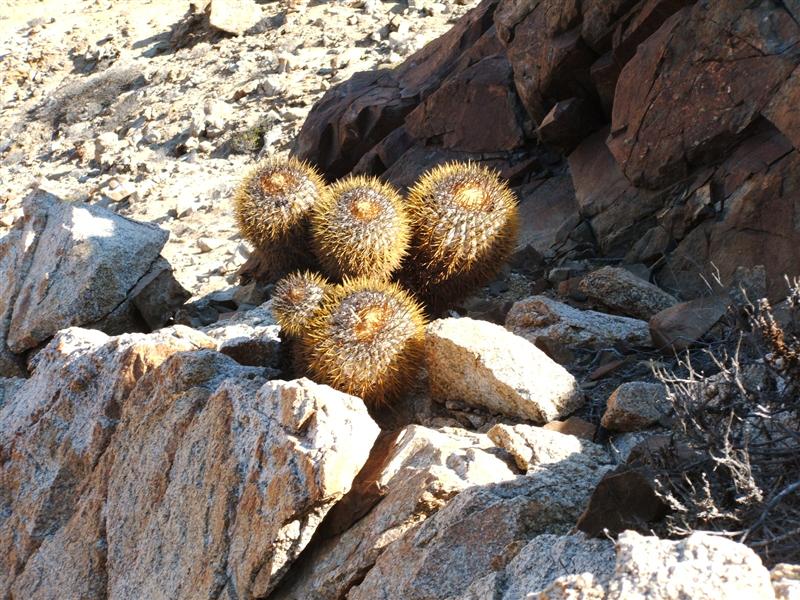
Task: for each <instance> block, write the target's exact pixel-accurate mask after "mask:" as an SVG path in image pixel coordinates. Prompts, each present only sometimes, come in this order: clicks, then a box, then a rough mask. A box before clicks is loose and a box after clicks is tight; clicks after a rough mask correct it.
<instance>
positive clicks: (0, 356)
mask: <svg viewBox="0 0 800 600" xmlns="http://www.w3.org/2000/svg"><path fill="white" fill-rule="evenodd" d="M26 209H27V214H26V216H25V218H24V219H22V220H17V222H16V223H15V225H14V227H13V228H12V229H11V231H9V232H8V233H7V234H6V235H5V236H3V237H2V238H0V376H2V377H22V376H25V375H27V369H26V368H25V365H24V361H23V360H22V358H21V357H19V356H17V355H15V354H14V353H13V352H12V351H11V350H10V349H9V347H8V332H9V329H10V327H11V317H12V315H13V313H14V303H15V302H16V300H17V297H18V296H19V293H20V290H21V286H22V280H23V277H22V275H23V274H24V273H26V272H27V271H28V269H30V265H31V261H32V260H33V255H34V252H35V250H36V244H35V243H34V241H35V240H36V239H37V238H38V236H39V235H41V233H42V230H43V229H44V227H45V225H46V224H47V210H46V208H45V207H42V206H39V205H38V204H36V203H32V202H31V203H28V205H27V207H26Z"/></svg>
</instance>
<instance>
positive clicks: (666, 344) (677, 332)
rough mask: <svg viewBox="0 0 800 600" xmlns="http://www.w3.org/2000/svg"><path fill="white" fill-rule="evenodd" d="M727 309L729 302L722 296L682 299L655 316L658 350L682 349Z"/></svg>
mask: <svg viewBox="0 0 800 600" xmlns="http://www.w3.org/2000/svg"><path fill="white" fill-rule="evenodd" d="M727 310H728V303H727V302H726V301H725V300H724V299H723V298H720V297H719V296H705V297H703V298H697V299H695V300H689V301H688V302H681V303H680V304H676V305H675V306H671V307H669V308H666V309H664V310H662V311H661V312H659V313H657V314H655V315H653V317H652V318H651V319H650V337H651V338H652V339H653V344H654V345H655V347H656V348H658V349H659V350H664V351H666V352H670V353H672V352H681V351H683V350H686V349H687V348H688V347H689V346H691V345H692V344H694V343H695V342H696V341H698V340H699V339H700V338H701V337H703V336H704V335H705V334H706V333H707V332H708V330H709V329H711V328H712V327H713V326H714V325H716V324H717V322H718V321H719V320H720V319H721V318H722V317H723V316H724V315H725V313H726V312H727Z"/></svg>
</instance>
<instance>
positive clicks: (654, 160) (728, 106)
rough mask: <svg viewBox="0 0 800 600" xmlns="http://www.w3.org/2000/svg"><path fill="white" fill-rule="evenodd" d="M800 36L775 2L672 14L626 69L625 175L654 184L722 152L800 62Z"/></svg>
mask: <svg viewBox="0 0 800 600" xmlns="http://www.w3.org/2000/svg"><path fill="white" fill-rule="evenodd" d="M798 36H800V24H798V21H797V20H796V18H794V16H793V15H792V14H791V13H789V12H788V11H785V10H778V9H777V8H776V7H775V6H774V5H773V4H772V3H759V4H753V3H751V2H749V1H748V0H720V1H719V2H699V3H696V4H694V5H693V6H692V7H687V8H684V9H682V10H680V11H679V12H677V13H676V14H674V15H673V16H672V17H670V18H669V19H668V20H667V21H666V22H665V23H664V24H663V25H662V26H661V28H660V29H659V30H658V31H657V32H656V33H655V34H653V35H652V36H650V37H649V38H648V39H647V40H646V41H644V42H643V43H642V44H641V45H639V47H638V50H637V52H636V55H635V56H634V57H633V58H632V59H631V60H630V62H628V64H627V65H626V66H625V67H624V68H623V70H622V73H621V74H620V77H619V84H618V86H617V89H616V94H615V99H614V109H613V117H612V126H611V138H610V140H609V147H610V149H611V152H612V153H613V154H614V156H615V158H616V159H617V162H618V163H619V165H620V167H621V168H622V171H623V172H624V173H625V176H626V177H627V178H628V179H630V180H631V181H632V182H633V183H634V184H635V185H641V186H643V187H647V188H651V189H656V188H659V187H662V186H664V185H668V184H670V183H674V182H676V181H678V180H680V179H682V178H684V177H686V175H687V174H688V173H689V169H690V168H691V167H695V166H704V165H708V164H711V163H713V162H715V161H717V160H719V159H721V158H722V157H724V156H725V155H726V153H727V152H728V151H729V149H730V148H731V146H732V145H733V143H734V142H736V140H737V138H738V136H739V135H740V134H741V133H742V132H743V131H744V130H745V129H746V128H747V127H748V126H750V125H751V124H752V123H753V122H754V121H755V120H756V119H757V118H758V117H759V115H760V112H761V111H762V110H764V109H766V108H767V106H768V104H769V103H770V101H771V100H772V98H773V96H774V94H775V90H776V89H777V88H779V87H780V85H781V84H783V83H784V82H785V81H786V80H787V79H788V78H789V76H790V75H791V73H792V71H793V70H794V69H795V67H796V66H797V64H798V62H799V59H798V56H800V49H798V48H797V46H796V44H795V43H794V42H795V40H797V38H798ZM512 63H513V61H512Z"/></svg>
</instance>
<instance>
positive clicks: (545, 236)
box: [516, 174, 578, 254]
mask: <svg viewBox="0 0 800 600" xmlns="http://www.w3.org/2000/svg"><path fill="white" fill-rule="evenodd" d="M516 192H517V196H518V197H519V200H520V203H519V217H520V232H519V236H518V238H517V248H516V252H517V253H519V252H522V251H523V250H524V249H525V248H527V247H529V246H530V247H532V248H534V249H535V250H536V251H537V252H539V253H541V254H547V253H548V251H550V250H551V249H552V248H554V247H555V246H556V245H557V244H558V243H559V242H560V241H563V240H559V238H558V232H559V229H561V228H562V226H564V225H569V229H572V228H573V227H575V226H576V225H577V224H578V204H577V202H576V200H575V190H574V189H573V187H572V178H571V177H570V176H569V174H564V175H558V176H555V177H550V178H549V179H544V180H537V181H533V182H531V183H528V184H525V185H523V186H521V187H519V188H517V190H516Z"/></svg>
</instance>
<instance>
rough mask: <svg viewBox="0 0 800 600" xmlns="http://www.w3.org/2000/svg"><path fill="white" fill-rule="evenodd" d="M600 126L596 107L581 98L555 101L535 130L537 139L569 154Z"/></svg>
mask: <svg viewBox="0 0 800 600" xmlns="http://www.w3.org/2000/svg"><path fill="white" fill-rule="evenodd" d="M600 126H601V122H600V117H599V115H598V114H597V109H596V108H595V107H594V106H592V105H591V104H589V103H588V102H587V101H586V100H584V99H583V98H570V99H569V100H562V101H561V102H558V103H556V105H555V106H553V108H552V109H550V112H549V113H547V115H546V116H545V117H544V119H542V122H541V123H540V124H539V127H538V129H537V130H536V133H537V135H538V136H539V139H540V140H541V141H542V142H543V143H545V144H549V145H551V146H554V147H556V148H558V149H559V150H560V151H561V152H563V153H564V154H569V153H570V152H572V151H573V150H574V149H575V147H576V146H577V145H578V144H579V143H580V141H581V140H582V139H583V138H585V137H587V136H588V135H589V134H591V133H592V132H593V131H595V130H597V129H599V128H600Z"/></svg>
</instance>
